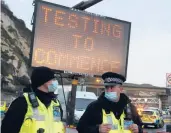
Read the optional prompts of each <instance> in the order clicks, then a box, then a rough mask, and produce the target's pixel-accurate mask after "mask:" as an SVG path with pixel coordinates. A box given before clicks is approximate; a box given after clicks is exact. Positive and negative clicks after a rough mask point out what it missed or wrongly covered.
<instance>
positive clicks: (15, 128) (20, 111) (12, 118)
mask: <svg viewBox="0 0 171 133" xmlns="http://www.w3.org/2000/svg"><path fill="white" fill-rule="evenodd" d="M24 92H26V91H24ZM27 92H30V91H27ZM35 94H36V96H37V97H38V98H39V100H40V101H41V102H42V103H43V104H44V105H45V106H46V107H48V106H49V105H50V103H51V100H54V96H52V95H49V94H48V93H45V92H42V91H39V90H38V89H37V90H35ZM60 111H61V119H62V115H63V111H62V108H61V105H60ZM26 113H27V102H26V99H25V97H24V96H23V95H22V96H20V97H18V98H16V99H15V100H14V101H13V102H12V104H11V105H10V107H9V109H8V111H7V113H6V114H5V117H4V119H3V120H2V125H1V132H2V133H19V132H20V128H21V126H22V124H23V121H24V118H25V114H26Z"/></svg>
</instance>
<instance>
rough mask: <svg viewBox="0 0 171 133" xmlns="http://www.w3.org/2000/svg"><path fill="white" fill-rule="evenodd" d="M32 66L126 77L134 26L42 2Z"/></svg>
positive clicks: (37, 11)
mask: <svg viewBox="0 0 171 133" xmlns="http://www.w3.org/2000/svg"><path fill="white" fill-rule="evenodd" d="M35 9H36V10H35V16H36V17H35V20H36V21H35V23H34V26H35V28H34V40H33V46H32V59H31V60H32V61H31V66H33V67H37V66H47V67H50V68H52V69H55V70H64V71H71V72H76V73H86V74H91V75H101V74H102V73H104V72H107V71H111V72H117V73H120V74H122V75H124V76H126V71H127V57H128V48H129V37H130V28H131V23H130V22H126V21H121V20H117V19H113V18H109V17H104V16H100V15H96V14H92V13H88V12H84V11H78V10H74V9H71V8H68V7H64V6H60V5H55V4H52V3H48V2H44V1H39V2H37V5H36V8H35Z"/></svg>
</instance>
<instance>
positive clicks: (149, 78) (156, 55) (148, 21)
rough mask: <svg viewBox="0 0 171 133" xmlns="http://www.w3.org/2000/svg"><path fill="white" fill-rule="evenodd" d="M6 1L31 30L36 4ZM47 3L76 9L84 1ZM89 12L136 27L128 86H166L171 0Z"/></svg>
mask: <svg viewBox="0 0 171 133" xmlns="http://www.w3.org/2000/svg"><path fill="white" fill-rule="evenodd" d="M5 1H6V3H7V4H8V6H9V7H10V9H11V10H12V11H13V13H14V14H15V15H16V16H17V17H18V18H20V19H23V20H24V21H25V23H26V25H27V27H28V28H29V29H31V25H30V21H31V17H32V13H33V6H32V0H5ZM47 1H49V2H53V3H56V4H60V5H64V6H69V7H72V6H73V5H75V4H77V3H79V2H80V1H81V0H47ZM16 5H17V6H16ZM87 11H89V12H93V13H97V14H100V15H105V16H109V17H113V18H118V19H121V20H125V21H129V22H131V23H132V27H131V38H130V51H129V60H128V71H127V82H131V83H138V84H143V83H147V84H152V85H155V86H162V87H165V86H166V73H169V72H170V73H171V0H103V1H102V2H101V3H99V4H97V5H95V6H93V7H91V8H89V9H87Z"/></svg>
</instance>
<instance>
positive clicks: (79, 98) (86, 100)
mask: <svg viewBox="0 0 171 133" xmlns="http://www.w3.org/2000/svg"><path fill="white" fill-rule="evenodd" d="M95 100H97V96H96V95H95V94H94V93H93V92H81V91H77V92H76V99H75V113H74V114H75V124H77V123H78V121H79V119H80V118H81V116H82V115H83V113H84V112H85V110H86V108H87V106H88V105H89V104H90V103H92V102H94V101H95Z"/></svg>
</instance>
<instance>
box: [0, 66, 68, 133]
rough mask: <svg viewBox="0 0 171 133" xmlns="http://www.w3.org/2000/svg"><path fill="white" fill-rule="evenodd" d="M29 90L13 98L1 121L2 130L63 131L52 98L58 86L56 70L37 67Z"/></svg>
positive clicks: (15, 132)
mask: <svg viewBox="0 0 171 133" xmlns="http://www.w3.org/2000/svg"><path fill="white" fill-rule="evenodd" d="M31 82H32V84H31V87H32V91H31V92H27V93H24V94H23V95H22V96H20V97H18V98H16V99H15V100H14V101H13V102H12V104H11V106H10V108H9V109H8V111H7V113H6V116H5V118H4V119H3V121H2V126H1V131H2V133H65V128H64V125H63V123H62V122H61V116H60V105H59V102H58V101H56V102H55V101H54V100H53V99H54V96H56V95H54V92H55V91H56V90H57V89H58V81H57V80H56V79H55V73H54V72H53V71H52V70H51V69H50V68H47V67H37V68H35V69H34V70H33V72H32V75H31Z"/></svg>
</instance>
